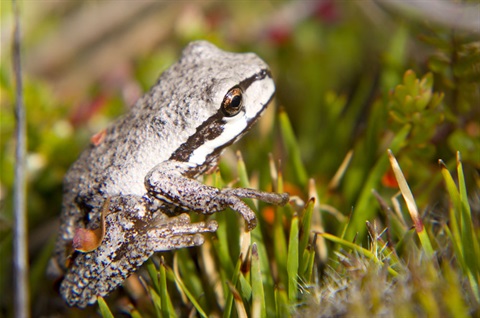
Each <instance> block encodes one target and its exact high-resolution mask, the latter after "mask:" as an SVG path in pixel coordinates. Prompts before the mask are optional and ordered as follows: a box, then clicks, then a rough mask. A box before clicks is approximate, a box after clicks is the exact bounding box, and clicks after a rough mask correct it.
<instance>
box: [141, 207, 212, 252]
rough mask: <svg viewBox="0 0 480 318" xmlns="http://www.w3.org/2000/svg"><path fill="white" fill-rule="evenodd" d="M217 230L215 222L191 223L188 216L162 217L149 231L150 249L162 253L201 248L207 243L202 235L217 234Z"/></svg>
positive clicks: (153, 223)
mask: <svg viewBox="0 0 480 318" xmlns="http://www.w3.org/2000/svg"><path fill="white" fill-rule="evenodd" d="M217 228H218V224H217V222H216V221H214V220H212V221H208V222H198V223H191V222H190V217H189V215H188V214H180V215H179V216H177V217H170V218H165V217H164V215H160V217H159V219H156V220H155V221H154V222H152V225H151V228H150V229H149V230H148V231H147V235H148V244H149V248H151V249H152V250H154V251H156V252H160V251H169V250H173V249H179V248H184V247H191V246H199V245H202V244H203V242H204V241H205V239H204V237H203V235H202V234H201V233H207V232H215V231H216V230H217Z"/></svg>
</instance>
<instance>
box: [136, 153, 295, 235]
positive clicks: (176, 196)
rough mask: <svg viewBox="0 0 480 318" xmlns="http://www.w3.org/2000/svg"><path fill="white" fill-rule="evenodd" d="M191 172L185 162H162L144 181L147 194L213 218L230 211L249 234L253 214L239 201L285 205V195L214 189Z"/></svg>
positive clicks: (254, 217)
mask: <svg viewBox="0 0 480 318" xmlns="http://www.w3.org/2000/svg"><path fill="white" fill-rule="evenodd" d="M191 170H192V168H191V167H190V166H189V165H188V163H185V162H178V161H174V160H168V161H165V162H163V163H161V164H159V165H157V166H156V167H155V168H153V169H152V170H151V171H150V172H149V173H148V174H147V176H146V177H145V187H146V188H147V190H148V192H149V193H150V194H151V195H153V196H154V197H156V198H157V199H160V200H162V201H164V202H167V203H169V204H172V205H174V206H177V207H179V208H181V209H183V210H191V211H195V212H197V213H202V214H213V213H215V212H219V211H222V210H225V209H226V208H227V207H230V208H231V209H232V210H234V211H237V212H238V213H240V215H242V217H243V218H244V219H245V221H246V222H247V228H248V230H252V229H254V228H255V226H256V224H257V219H256V216H255V213H254V212H253V211H252V210H251V209H250V207H249V206H248V205H247V204H245V203H244V202H243V201H242V200H241V199H240V198H252V199H258V200H262V201H264V202H267V203H271V204H275V205H285V204H286V203H287V202H288V200H289V196H288V194H287V193H282V194H278V193H270V192H263V191H258V190H254V189H245V188H236V189H222V190H220V189H217V188H215V187H211V186H207V185H204V184H202V183H201V182H199V181H197V180H194V179H190V178H188V177H187V176H188V174H189V173H190V172H191Z"/></svg>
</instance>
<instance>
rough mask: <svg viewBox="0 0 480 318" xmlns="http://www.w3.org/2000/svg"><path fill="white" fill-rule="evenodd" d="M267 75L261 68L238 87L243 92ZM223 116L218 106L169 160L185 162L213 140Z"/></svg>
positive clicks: (232, 141) (254, 119)
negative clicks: (198, 149) (216, 110)
mask: <svg viewBox="0 0 480 318" xmlns="http://www.w3.org/2000/svg"><path fill="white" fill-rule="evenodd" d="M267 76H268V77H271V73H270V71H269V70H266V69H264V70H261V71H260V72H258V73H257V74H254V75H253V76H251V77H249V78H247V79H245V80H243V81H242V82H240V84H239V85H238V87H240V88H241V90H242V91H244V92H245V91H246V89H247V88H248V87H249V86H250V85H252V83H254V82H255V81H259V80H262V79H264V78H266V77H267ZM272 97H273V96H272ZM272 97H270V98H272ZM269 102H270V100H268V101H267V103H265V105H267V104H268V103H269ZM260 115H261V112H259V113H258V114H257V116H256V117H255V118H252V119H250V120H249V123H248V124H247V128H246V129H245V130H244V131H243V132H242V133H241V134H239V135H238V136H237V137H240V136H241V135H243V134H244V133H245V132H246V131H247V130H248V129H249V128H250V126H251V125H252V124H253V122H255V121H256V120H257V118H258V117H259V116H260ZM224 117H225V114H224V111H223V110H222V107H220V109H219V110H218V112H217V113H216V114H214V115H213V116H211V117H209V118H208V119H206V120H205V121H204V122H203V123H202V124H201V125H200V126H198V127H197V130H196V131H195V133H194V134H193V135H191V136H190V137H189V138H188V139H187V141H186V142H184V143H183V144H181V145H180V147H178V149H177V150H176V151H175V152H174V153H173V154H172V155H171V156H170V160H176V161H182V162H187V161H188V160H189V158H190V156H191V154H192V153H193V152H194V151H195V149H197V148H199V147H200V146H202V145H203V144H205V143H206V142H207V141H209V140H213V139H215V138H217V137H218V136H220V135H221V134H222V132H223V129H224V124H225V121H224ZM237 139H238V138H237ZM235 140H236V139H232V140H230V141H229V142H227V143H226V144H224V145H222V146H221V147H218V148H217V149H215V150H214V151H213V152H212V153H211V154H209V155H208V156H207V158H206V160H205V161H206V162H210V161H213V159H214V158H215V157H217V156H218V155H219V154H220V152H221V151H222V149H224V148H226V147H228V146H229V145H231V144H232V143H234V142H235ZM206 168H208V167H206ZM198 173H202V172H201V171H198Z"/></svg>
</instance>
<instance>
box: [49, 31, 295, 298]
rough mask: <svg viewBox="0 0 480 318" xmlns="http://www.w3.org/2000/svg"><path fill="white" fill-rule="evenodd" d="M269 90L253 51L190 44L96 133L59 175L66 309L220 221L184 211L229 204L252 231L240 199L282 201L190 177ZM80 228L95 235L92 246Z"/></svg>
mask: <svg viewBox="0 0 480 318" xmlns="http://www.w3.org/2000/svg"><path fill="white" fill-rule="evenodd" d="M274 92H275V86H274V83H273V80H272V77H271V75H270V71H269V69H268V66H267V65H266V64H265V62H263V61H262V60H261V59H260V58H259V57H258V56H257V55H255V54H252V53H243V54H238V53H229V52H224V51H222V50H220V49H218V48H217V47H215V46H214V45H212V44H210V43H208V42H205V41H198V42H193V43H191V44H189V45H188V46H187V47H186V48H185V49H184V50H183V52H182V56H181V58H180V60H179V61H178V62H177V63H175V64H173V65H172V66H171V67H170V68H169V69H167V70H166V71H165V72H164V73H163V74H162V75H161V76H160V78H159V79H158V81H157V83H156V84H155V85H154V86H153V87H152V88H151V89H150V91H149V92H148V93H146V94H145V95H144V96H143V97H142V98H140V99H139V100H138V101H137V102H136V104H135V105H134V106H133V107H132V109H131V111H130V112H129V113H128V114H126V115H125V116H124V117H122V118H121V119H119V120H118V121H117V122H115V123H114V124H113V125H111V126H110V127H109V128H107V129H106V130H105V131H102V136H101V138H100V139H98V140H96V142H94V143H92V145H90V147H89V148H88V149H86V150H85V151H84V152H83V153H82V154H81V156H80V157H79V159H78V160H77V161H76V162H75V163H74V164H73V165H72V167H71V168H70V169H69V171H68V172H67V174H66V176H65V179H64V193H63V207H62V209H63V210H62V215H61V225H60V234H59V237H58V240H57V243H56V249H55V257H54V263H56V265H57V267H60V268H61V269H62V271H64V272H65V275H64V278H63V280H62V282H61V284H60V292H61V294H62V296H63V298H64V299H65V300H66V302H67V303H68V304H69V305H71V306H78V307H85V306H86V305H88V304H92V303H94V302H95V301H96V299H97V296H104V295H106V294H108V293H109V292H110V291H112V290H113V289H114V288H115V287H116V286H117V285H119V284H120V283H122V282H123V280H124V279H125V278H127V277H128V276H129V275H130V274H131V273H132V272H134V271H135V270H136V269H138V268H139V267H140V266H141V265H142V264H143V263H144V262H145V261H146V260H147V259H148V258H149V257H150V256H151V255H152V254H153V253H154V252H157V251H167V250H173V249H178V248H183V247H189V246H197V245H201V244H202V243H203V242H204V238H203V236H202V234H201V233H205V232H214V231H216V229H217V227H218V225H217V223H216V222H215V221H214V220H211V221H206V222H198V223H192V222H190V218H189V215H188V214H186V212H188V211H194V212H197V213H201V214H213V213H215V212H218V211H222V210H224V209H226V208H227V207H230V208H231V209H233V210H234V211H236V212H238V213H240V215H241V216H242V217H243V218H244V219H245V221H246V224H247V228H248V229H249V230H250V229H253V228H254V227H255V225H256V217H255V214H254V213H253V211H252V210H251V209H250V208H249V207H248V206H247V205H246V204H245V203H244V202H243V201H242V200H241V198H254V199H259V200H262V201H265V202H268V203H271V204H280V205H283V204H286V203H287V201H288V198H289V197H288V194H286V193H283V194H275V193H268V192H261V191H257V190H252V189H244V188H235V189H222V190H220V189H217V188H214V187H210V186H206V185H204V184H202V183H201V182H199V181H198V180H197V177H199V176H200V175H202V174H204V173H205V172H207V171H208V170H209V169H211V168H213V167H215V165H216V164H217V160H218V158H219V156H220V154H221V153H222V151H223V149H225V147H228V146H229V145H231V144H232V143H234V142H235V141H237V140H238V139H239V138H240V137H242V135H243V134H245V133H246V132H247V131H248V130H249V128H250V127H251V126H252V125H253V124H254V123H255V121H256V120H257V119H258V118H259V117H260V115H261V114H262V112H263V111H264V110H265V108H266V107H267V105H268V103H269V102H270V100H271V99H272V96H273V94H274ZM85 233H87V234H93V237H97V238H98V240H99V242H97V243H93V248H87V247H88V246H86V245H88V244H89V243H88V235H85ZM83 245H85V246H83ZM72 246H75V247H76V249H77V250H76V251H74V250H73V249H72Z"/></svg>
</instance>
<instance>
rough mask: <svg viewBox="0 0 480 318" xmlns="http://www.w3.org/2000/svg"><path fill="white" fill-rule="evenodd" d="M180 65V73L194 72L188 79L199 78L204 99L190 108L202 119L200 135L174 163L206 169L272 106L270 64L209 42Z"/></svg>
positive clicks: (187, 52) (192, 48)
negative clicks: (226, 50)
mask: <svg viewBox="0 0 480 318" xmlns="http://www.w3.org/2000/svg"><path fill="white" fill-rule="evenodd" d="M179 65H180V66H178V69H180V70H186V69H188V70H189V74H188V75H187V76H197V80H196V83H195V85H196V87H197V91H198V92H201V96H200V95H199V96H198V97H197V99H196V100H195V103H191V104H189V106H188V108H189V112H191V113H192V114H193V116H192V117H194V118H195V120H197V123H196V130H195V132H194V133H193V134H191V135H190V137H189V138H188V140H186V142H184V143H183V144H182V145H181V146H180V147H179V148H178V149H177V151H175V153H173V154H172V156H171V159H174V160H178V161H184V162H185V161H186V162H189V163H190V164H191V165H192V166H196V167H199V166H204V165H206V164H209V163H211V162H212V161H214V160H215V158H217V157H218V155H219V154H220V153H221V151H222V150H223V149H224V148H225V147H227V146H229V145H231V144H232V143H234V142H235V141H237V140H238V139H239V138H240V137H241V136H242V135H243V134H245V133H246V132H247V131H248V129H249V128H250V127H251V126H252V125H253V124H254V123H255V122H256V120H257V119H258V118H259V117H260V116H261V114H262V113H263V111H264V110H265V109H266V107H267V105H268V104H269V102H270V101H271V99H272V97H273V95H274V93H275V84H274V82H273V79H272V76H271V73H270V70H269V68H268V65H267V64H266V63H265V62H264V61H262V60H261V59H260V58H259V57H258V56H257V55H255V54H253V53H230V52H225V51H222V50H220V49H218V48H217V47H216V46H214V45H213V44H211V43H208V42H205V41H198V42H193V43H191V44H190V45H188V46H187V47H186V48H185V49H184V51H183V53H182V58H181V59H180V61H179ZM186 65H189V66H188V67H187V66H186ZM198 75H200V76H198Z"/></svg>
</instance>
